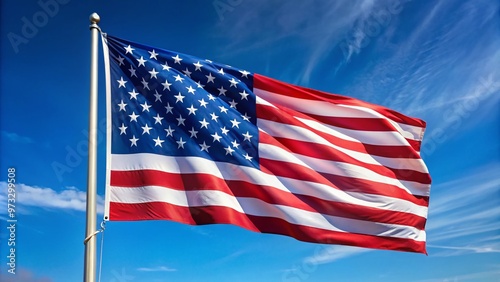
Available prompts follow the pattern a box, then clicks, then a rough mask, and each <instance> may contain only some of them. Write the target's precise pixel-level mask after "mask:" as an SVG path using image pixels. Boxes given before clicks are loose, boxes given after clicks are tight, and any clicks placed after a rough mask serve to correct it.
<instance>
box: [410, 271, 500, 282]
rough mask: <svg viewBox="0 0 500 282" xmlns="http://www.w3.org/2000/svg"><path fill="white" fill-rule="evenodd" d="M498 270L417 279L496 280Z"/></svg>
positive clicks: (442, 281)
mask: <svg viewBox="0 0 500 282" xmlns="http://www.w3.org/2000/svg"><path fill="white" fill-rule="evenodd" d="M499 276H500V270H490V271H482V272H475V273H467V274H458V275H454V276H449V277H443V278H431V279H424V280H419V281H418V282H456V281H497V280H496V279H497V278H498V277H499Z"/></svg>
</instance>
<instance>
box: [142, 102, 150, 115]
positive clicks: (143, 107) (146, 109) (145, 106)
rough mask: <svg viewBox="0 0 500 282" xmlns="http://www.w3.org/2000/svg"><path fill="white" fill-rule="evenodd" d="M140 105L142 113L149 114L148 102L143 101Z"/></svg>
mask: <svg viewBox="0 0 500 282" xmlns="http://www.w3.org/2000/svg"><path fill="white" fill-rule="evenodd" d="M140 105H141V107H142V111H143V112H144V111H147V112H149V108H151V106H150V105H148V102H146V101H144V104H140Z"/></svg>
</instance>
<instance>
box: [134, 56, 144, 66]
mask: <svg viewBox="0 0 500 282" xmlns="http://www.w3.org/2000/svg"><path fill="white" fill-rule="evenodd" d="M136 60H137V61H138V62H139V65H138V67H140V66H141V65H142V66H143V67H146V65H145V64H144V63H145V62H146V60H144V58H143V57H142V56H141V58H139V59H136Z"/></svg>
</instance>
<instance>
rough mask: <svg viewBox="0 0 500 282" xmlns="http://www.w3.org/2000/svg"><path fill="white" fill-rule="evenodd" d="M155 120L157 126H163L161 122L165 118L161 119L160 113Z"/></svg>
mask: <svg viewBox="0 0 500 282" xmlns="http://www.w3.org/2000/svg"><path fill="white" fill-rule="evenodd" d="M153 118H154V119H155V124H157V123H159V124H161V121H162V119H163V117H161V116H160V114H158V113H157V114H156V116H155V117H153Z"/></svg>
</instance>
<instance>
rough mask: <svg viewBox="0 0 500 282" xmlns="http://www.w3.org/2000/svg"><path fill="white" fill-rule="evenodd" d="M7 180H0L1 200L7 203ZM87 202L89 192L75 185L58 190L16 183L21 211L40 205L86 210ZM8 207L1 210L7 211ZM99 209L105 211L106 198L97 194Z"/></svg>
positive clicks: (101, 211) (45, 207)
mask: <svg viewBox="0 0 500 282" xmlns="http://www.w3.org/2000/svg"><path fill="white" fill-rule="evenodd" d="M6 193H7V182H0V201H1V203H7V200H6V198H7V194H6ZM86 202H87V193H86V192H85V191H81V190H78V189H77V188H75V187H66V188H64V189H62V190H59V191H56V190H54V189H52V188H43V187H38V186H29V185H25V184H16V206H18V207H19V208H21V207H22V209H19V208H18V209H17V211H18V212H21V213H23V212H24V213H29V209H28V208H29V207H38V208H44V209H50V210H73V211H85V210H86ZM6 210H7V209H6V208H5V209H2V210H1V212H6ZM97 211H98V213H99V214H102V213H103V212H104V199H103V197H102V196H97Z"/></svg>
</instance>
